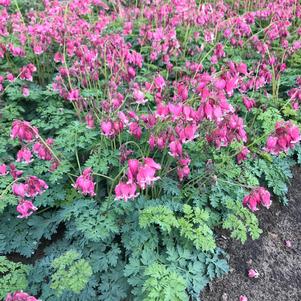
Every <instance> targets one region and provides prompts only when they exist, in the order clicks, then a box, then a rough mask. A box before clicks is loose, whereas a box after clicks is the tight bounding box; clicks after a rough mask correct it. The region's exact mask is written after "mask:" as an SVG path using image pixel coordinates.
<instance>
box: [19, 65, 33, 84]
mask: <svg viewBox="0 0 301 301" xmlns="http://www.w3.org/2000/svg"><path fill="white" fill-rule="evenodd" d="M36 71H37V68H36V67H35V65H33V64H28V65H26V66H23V67H22V68H21V71H20V79H23V80H28V81H32V80H33V78H32V75H33V73H34V72H36Z"/></svg>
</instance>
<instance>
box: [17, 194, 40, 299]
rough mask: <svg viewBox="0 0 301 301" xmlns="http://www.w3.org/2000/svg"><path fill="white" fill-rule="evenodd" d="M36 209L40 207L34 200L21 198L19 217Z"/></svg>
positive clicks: (25, 216) (27, 214) (18, 209)
mask: <svg viewBox="0 0 301 301" xmlns="http://www.w3.org/2000/svg"><path fill="white" fill-rule="evenodd" d="M36 210H38V208H37V207H35V206H34V205H33V203H32V201H29V200H24V199H21V200H20V201H19V204H18V206H17V211H18V212H19V213H20V215H18V216H17V218H27V217H29V216H30V215H32V214H33V213H34V212H35V211H36ZM16 300H19V299H16Z"/></svg>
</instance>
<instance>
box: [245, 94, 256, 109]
mask: <svg viewBox="0 0 301 301" xmlns="http://www.w3.org/2000/svg"><path fill="white" fill-rule="evenodd" d="M242 101H243V103H244V105H245V107H246V109H247V110H248V111H251V109H252V108H253V107H254V106H255V105H256V102H255V100H254V99H252V98H249V97H247V96H243V98H242Z"/></svg>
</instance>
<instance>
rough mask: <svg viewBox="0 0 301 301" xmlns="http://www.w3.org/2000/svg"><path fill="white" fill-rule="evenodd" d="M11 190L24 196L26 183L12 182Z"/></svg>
mask: <svg viewBox="0 0 301 301" xmlns="http://www.w3.org/2000/svg"><path fill="white" fill-rule="evenodd" d="M12 191H13V194H14V195H17V196H20V197H21V198H24V197H25V195H26V193H27V185H26V184H24V183H14V184H13V186H12Z"/></svg>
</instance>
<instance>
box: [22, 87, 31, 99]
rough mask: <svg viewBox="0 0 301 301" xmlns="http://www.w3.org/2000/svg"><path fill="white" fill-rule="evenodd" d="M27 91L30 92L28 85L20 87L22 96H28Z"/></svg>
mask: <svg viewBox="0 0 301 301" xmlns="http://www.w3.org/2000/svg"><path fill="white" fill-rule="evenodd" d="M29 93H30V90H29V88H28V87H22V95H23V96H24V97H28V96H29Z"/></svg>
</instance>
